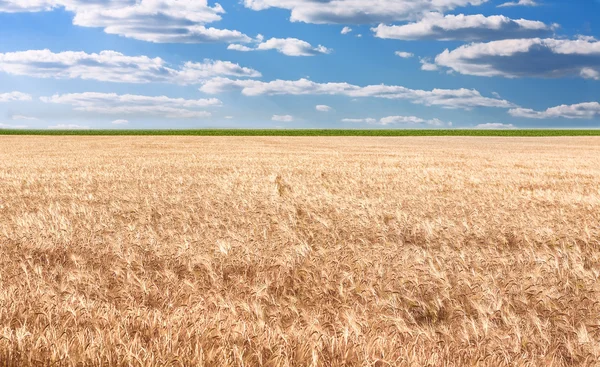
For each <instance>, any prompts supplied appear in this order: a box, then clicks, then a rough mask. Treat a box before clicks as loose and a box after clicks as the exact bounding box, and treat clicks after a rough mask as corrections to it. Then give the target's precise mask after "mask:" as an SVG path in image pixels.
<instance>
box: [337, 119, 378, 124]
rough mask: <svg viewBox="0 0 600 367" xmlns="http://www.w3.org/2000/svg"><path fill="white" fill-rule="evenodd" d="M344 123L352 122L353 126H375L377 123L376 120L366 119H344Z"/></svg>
mask: <svg viewBox="0 0 600 367" xmlns="http://www.w3.org/2000/svg"><path fill="white" fill-rule="evenodd" d="M342 122H350V123H353V124H360V123H365V124H375V123H377V120H376V119H372V118H365V119H342Z"/></svg>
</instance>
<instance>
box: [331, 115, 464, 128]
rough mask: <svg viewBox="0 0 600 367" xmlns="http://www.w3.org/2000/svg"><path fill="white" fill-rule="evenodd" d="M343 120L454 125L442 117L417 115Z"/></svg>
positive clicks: (439, 125)
mask: <svg viewBox="0 0 600 367" xmlns="http://www.w3.org/2000/svg"><path fill="white" fill-rule="evenodd" d="M342 122H350V123H366V124H369V125H381V126H389V125H408V126H417V125H429V126H436V127H442V126H452V123H451V122H444V121H442V120H440V119H437V118H434V119H430V120H425V119H422V118H420V117H416V116H388V117H384V118H382V119H380V120H377V119H374V118H361V119H348V118H347V119H342Z"/></svg>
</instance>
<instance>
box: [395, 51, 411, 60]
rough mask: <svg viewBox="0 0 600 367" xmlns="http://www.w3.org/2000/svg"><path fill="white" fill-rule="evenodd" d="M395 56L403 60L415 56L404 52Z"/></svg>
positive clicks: (397, 52) (399, 52)
mask: <svg viewBox="0 0 600 367" xmlns="http://www.w3.org/2000/svg"><path fill="white" fill-rule="evenodd" d="M395 54H396V56H398V57H401V58H403V59H410V58H411V57H413V56H415V55H414V54H413V53H411V52H404V51H396V52H395Z"/></svg>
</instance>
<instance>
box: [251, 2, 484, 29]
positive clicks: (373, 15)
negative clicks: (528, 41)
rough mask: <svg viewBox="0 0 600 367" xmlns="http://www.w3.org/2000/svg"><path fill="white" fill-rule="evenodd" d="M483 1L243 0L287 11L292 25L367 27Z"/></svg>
mask: <svg viewBox="0 0 600 367" xmlns="http://www.w3.org/2000/svg"><path fill="white" fill-rule="evenodd" d="M485 2H487V0H372V1H365V0H318V1H315V0H244V4H245V5H246V7H248V8H250V9H253V10H265V9H268V8H280V9H287V10H290V11H291V17H290V20H291V21H292V22H305V23H318V24H326V23H334V24H336V23H337V24H344V23H345V24H368V23H383V22H394V21H401V20H407V19H416V18H419V17H420V16H421V15H422V14H423V13H425V12H430V11H437V12H445V11H448V10H453V9H455V8H458V7H464V6H469V5H475V6H477V5H481V4H483V3H485Z"/></svg>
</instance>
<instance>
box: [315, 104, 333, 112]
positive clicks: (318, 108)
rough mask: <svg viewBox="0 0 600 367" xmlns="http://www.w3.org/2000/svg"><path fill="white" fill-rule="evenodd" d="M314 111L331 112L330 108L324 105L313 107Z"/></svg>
mask: <svg viewBox="0 0 600 367" xmlns="http://www.w3.org/2000/svg"><path fill="white" fill-rule="evenodd" d="M315 109H316V110H317V111H319V112H329V111H331V110H332V108H331V107H329V106H327V105H324V104H320V105H317V107H315Z"/></svg>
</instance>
